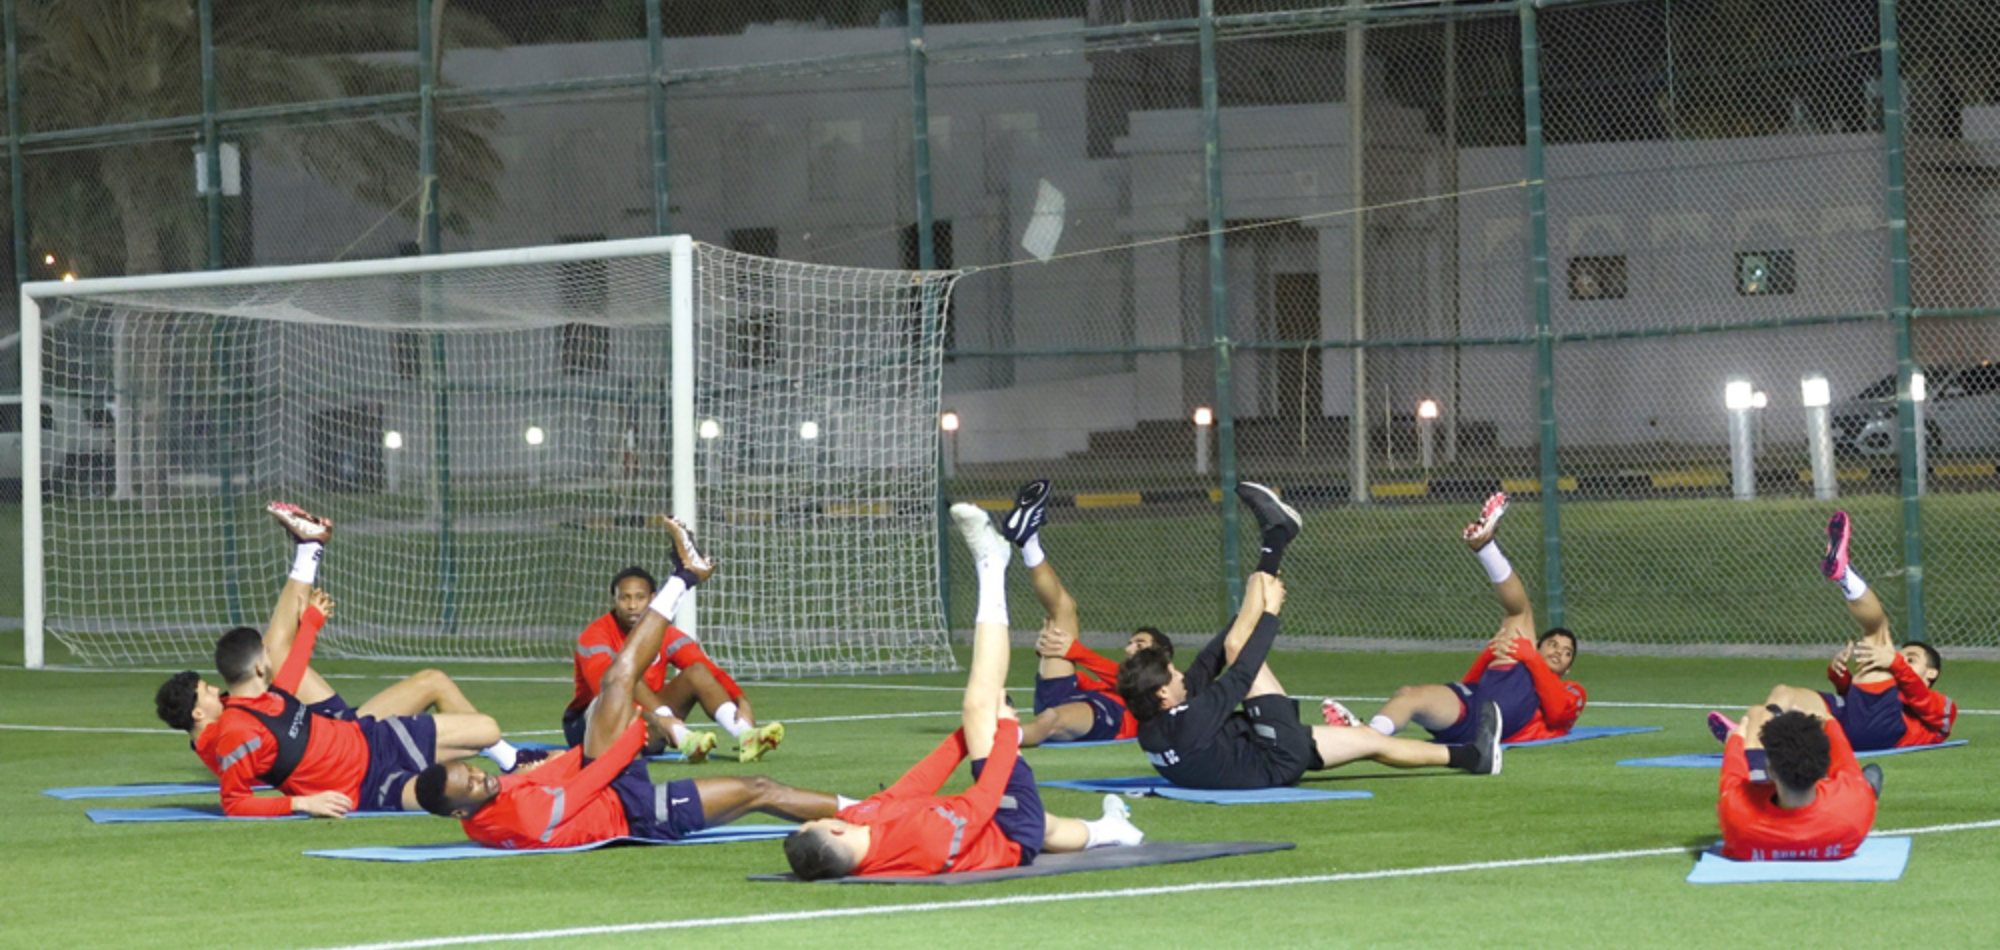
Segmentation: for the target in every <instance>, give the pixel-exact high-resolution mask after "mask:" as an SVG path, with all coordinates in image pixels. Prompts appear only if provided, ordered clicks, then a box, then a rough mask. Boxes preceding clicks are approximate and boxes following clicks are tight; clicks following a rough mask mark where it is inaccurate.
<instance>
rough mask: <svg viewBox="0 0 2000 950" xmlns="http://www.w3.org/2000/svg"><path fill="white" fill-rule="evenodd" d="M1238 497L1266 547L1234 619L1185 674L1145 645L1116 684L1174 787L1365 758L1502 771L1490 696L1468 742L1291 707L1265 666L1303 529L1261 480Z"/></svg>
mask: <svg viewBox="0 0 2000 950" xmlns="http://www.w3.org/2000/svg"><path fill="white" fill-rule="evenodd" d="M1236 495H1237V497H1238V498H1240V499H1242V500H1243V502H1244V503H1245V504H1246V505H1248V506H1249V507H1250V509H1251V510H1252V511H1254V512H1255V513H1256V515H1257V523H1258V525H1259V526H1260V528H1261V529H1262V532H1263V553H1262V556H1261V559H1260V560H1259V561H1258V564H1257V573H1254V574H1252V575H1250V578H1249V583H1248V584H1247V585H1245V590H1244V596H1243V605H1242V608H1241V610H1240V612H1239V613H1238V614H1237V615H1236V621H1235V623H1233V624H1231V625H1230V626H1229V628H1228V629H1225V630H1224V631H1222V632H1221V633H1219V634H1217V635H1216V636H1215V639H1213V640H1210V641H1209V643H1208V645H1207V646H1205V647H1203V648H1202V651H1201V653H1200V654H1199V655H1197V656H1196V657H1195V658H1194V661H1193V662H1192V663H1190V664H1188V672H1187V674H1186V675H1182V673H1181V671H1179V670H1177V669H1174V666H1173V663H1172V661H1171V659H1170V658H1169V657H1168V656H1167V655H1166V654H1165V653H1164V652H1162V651H1159V650H1141V651H1139V652H1137V653H1135V654H1133V655H1132V656H1131V657H1129V658H1128V659H1126V661H1125V663H1124V664H1123V665H1122V666H1121V667H1120V668H1119V670H1118V692H1119V694H1120V695H1122V696H1123V697H1124V699H1125V706H1126V708H1128V709H1130V710H1131V711H1132V715H1133V716H1134V717H1136V718H1137V719H1138V720H1139V747H1140V748H1141V749H1144V750H1145V752H1146V760H1147V761H1149V762H1151V763H1152V764H1153V769H1154V770H1155V771H1157V772H1159V773H1160V775H1161V776H1162V777H1164V778H1166V779H1167V780H1169V781H1171V782H1173V783H1174V784H1176V785H1181V786H1185V787H1188V788H1216V789H1247V788H1275V787H1280V786H1285V785H1293V784H1296V783H1297V782H1298V781H1299V779H1300V778H1303V777H1304V776H1305V773H1307V772H1314V771H1319V770H1321V769H1330V768H1334V767H1336V766H1340V765H1345V764H1347V763H1349V762H1354V761H1358V760H1361V759H1369V760H1372V761H1375V762H1380V763H1382V764H1384V765H1389V766H1394V767H1397V768H1417V767H1421V766H1431V765H1446V766H1450V767H1452V768H1456V769H1463V770H1465V771H1468V772H1474V773H1478V774H1492V773H1497V772H1499V771H1500V747H1499V739H1500V735H1499V733H1500V728H1501V719H1500V716H1499V712H1498V710H1497V709H1496V708H1495V707H1494V706H1493V705H1492V704H1491V703H1488V704H1487V705H1486V706H1485V707H1483V711H1482V715H1481V718H1480V719H1479V720H1478V723H1479V728H1478V731H1477V734H1476V735H1475V736H1474V737H1473V740H1472V742H1471V743H1470V744H1464V745H1460V744H1452V745H1438V744H1434V743H1429V742H1417V741H1414V740H1411V739H1397V738H1394V737H1392V736H1385V735H1382V734H1381V733H1379V732H1376V731H1375V730H1373V729H1370V728H1367V727H1366V726H1312V727H1308V726H1306V725H1305V724H1304V723H1301V722H1300V721H1299V712H1298V703H1297V702H1295V701H1294V700H1292V698H1291V697H1290V696H1288V695H1287V694H1286V692H1285V687H1284V684H1282V683H1280V682H1278V678H1277V676H1276V675H1274V674H1273V673H1272V672H1271V668H1270V667H1269V666H1267V665H1266V664H1265V657H1266V656H1268V655H1269V654H1270V651H1271V645H1272V643H1273V641H1275V640H1276V639H1277V636H1278V614H1279V611H1280V610H1281V609H1282V608H1283V606H1284V599H1285V585H1284V583H1283V582H1282V581H1280V580H1278V577H1277V572H1278V567H1279V564H1280V561H1281V559H1282V558H1283V556H1284V551H1285V547H1286V545H1288V544H1290V543H1291V541H1292V539H1293V538H1294V537H1296V536H1297V535H1298V532H1299V527H1300V520H1299V514H1298V512H1296V511H1293V510H1292V509H1291V507H1290V506H1289V505H1286V504H1284V503H1283V502H1280V501H1279V500H1278V497H1277V495H1276V494H1275V493H1274V492H1272V491H1271V490H1270V489H1269V488H1266V487H1264V486H1262V485H1258V484H1255V483H1252V482H1243V483H1241V484H1239V485H1237V487H1236ZM1225 667H1226V668H1227V671H1226V672H1225ZM1239 707H1240V708H1239Z"/></svg>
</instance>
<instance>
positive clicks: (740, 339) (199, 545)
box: [21, 236, 958, 676]
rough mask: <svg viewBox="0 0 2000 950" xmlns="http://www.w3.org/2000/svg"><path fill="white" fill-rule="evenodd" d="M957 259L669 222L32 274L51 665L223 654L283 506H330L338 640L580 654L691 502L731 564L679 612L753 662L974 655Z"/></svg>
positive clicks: (35, 574)
mask: <svg viewBox="0 0 2000 950" xmlns="http://www.w3.org/2000/svg"><path fill="white" fill-rule="evenodd" d="M957 277H958V274H957V273H954V272H909V271H891V270H873V269H865V268H851V267H835V266H829V265H820V264H809V263H802V262H795V261H780V260H772V259H768V258H760V257H754V256H751V255H746V254H740V253H737V252H733V251H728V250H724V249H722V248H717V247H713V246H710V245H706V244H702V243H699V242H696V241H694V240H692V239H691V238H688V237H686V236H675V237H664V238H645V239H635V240H621V241H604V242H596V243H587V244H564V245H552V246H546V247H534V248H522V249H515V250H503V251H481V252H473V253H463V254H442V255H434V256H428V257H405V258H396V259H388V260H369V261H355V262H346V263H337V264H309V265H301V266H289V267H265V268H251V269H244V270H235V271H219V272H203V273H189V274H171V275H161V276H153V277H133V278H114V279H103V280H79V281H71V282H41V283H31V284H27V285H25V286H23V288H22V292H21V314H22V316H21V327H22V333H21V350H22V417H23V418H24V419H28V420H33V419H36V418H37V417H38V413H40V412H43V411H46V412H47V417H48V418H49V419H50V420H52V422H50V423H45V424H44V425H41V426H37V425H24V426H23V427H22V458H23V465H22V546H23V550H22V575H23V594H24V605H23V606H24V613H25V616H24V618H23V619H24V621H25V626H26V631H25V652H26V659H27V665H28V666H29V667H31V668H33V667H41V666H43V665H45V664H46V663H47V662H48V652H47V648H49V647H51V646H52V645H53V644H51V643H50V642H49V641H51V640H52V641H54V642H55V643H56V644H60V645H61V646H62V647H63V648H65V649H66V650H67V651H68V654H69V657H71V658H73V659H74V660H75V661H76V662H79V663H84V664H102V665H140V664H155V665H157V664H169V663H172V664H179V663H189V664H195V663H202V665H205V663H203V662H202V661H205V660H206V659H207V658H208V656H209V653H210V651H211V650H212V648H213V644H214V642H215V639H216V637H217V636H219V635H220V634H221V633H222V632H223V631H224V630H226V629H228V628H229V627H231V626H235V625H240V624H251V625H261V624H262V622H263V617H264V616H265V615H267V614H268V612H269V610H270V602H271V599H272V597H273V596H274V595H275V593H276V591H277V590H278V588H279V587H280V586H281V584H282V582H283V577H284V574H285V567H286V563H287V562H286V560H285V558H286V555H285V553H284V549H285V547H286V546H287V543H288V542H287V540H286V538H285V537H284V536H283V534H282V532H281V531H279V530H278V529H277V528H276V527H275V526H274V525H271V524H268V523H266V519H263V518H261V517H260V516H259V511H260V510H261V508H262V506H263V504H264V503H265V502H266V501H267V500H270V499H284V500H288V501H293V502H296V503H298V504H300V505H302V506H303V507H306V508H307V509H309V510H312V511H315V512H318V513H323V514H326V515H328V516H330V517H332V518H333V519H334V521H335V525H336V527H335V533H334V538H333V541H332V543H331V544H330V546H329V548H328V550H327V553H326V556H325V560H324V562H323V566H322V569H321V584H322V586H324V587H325V588H326V589H327V590H328V591H329V593H331V594H333V595H334V596H335V597H336V598H337V600H338V607H337V608H336V610H335V615H334V618H333V621H332V622H331V623H329V624H328V627H327V630H326V632H325V633H324V634H323V635H322V638H321V641H320V642H321V647H320V650H321V651H322V652H323V653H324V654H325V655H328V656H336V657H352V658H382V659H389V658H394V659H417V660H439V659H514V660H553V659H561V658H565V657H567V656H568V654H569V652H570V647H571V645H572V644H573V642H574V638H575V635H576V633H577V631H579V630H581V629H582V627H583V626H584V625H585V624H587V623H589V622H590V621H591V620H592V619H593V618H594V617H596V616H597V615H598V614H601V613H602V612H603V611H604V610H605V609H606V606H607V604H608V595H607V591H608V587H609V582H610V579H611V577H612V575H613V574H614V573H615V572H617V571H618V570H620V569H622V568H624V567H625V566H627V565H639V566H643V567H646V568H649V569H650V570H652V571H653V572H654V573H655V574H656V575H658V576H664V575H665V573H666V572H667V571H668V570H670V565H669V564H668V561H667V553H666V543H667V542H666V535H665V534H664V533H663V532H661V531H659V530H658V526H659V524H660V521H659V519H660V518H662V517H664V516H665V515H667V514H672V515H673V516H675V517H677V518H680V519H682V520H683V521H685V522H687V523H689V524H690V525H693V526H695V527H696V528H697V537H698V538H699V539H700V541H701V543H702V545H703V548H704V549H705V551H706V553H708V554H710V555H711V556H712V557H714V558H715V559H716V561H717V562H718V565H719V569H718V570H717V572H716V574H715V576H714V578H712V579H711V580H710V581H709V582H708V583H707V584H704V585H703V586H702V588H701V589H700V592H699V595H698V596H699V598H700V600H699V602H700V613H699V617H698V619H697V614H696V612H695V607H694V598H690V599H689V602H688V606H686V607H685V608H684V610H683V613H682V615H681V616H680V617H679V618H678V621H677V622H678V624H679V625H680V626H681V627H682V628H683V629H686V630H690V631H694V632H697V633H698V634H699V635H700V637H701V639H702V641H703V642H704V644H705V645H707V647H708V649H709V651H710V652H711V653H713V654H715V655H716V657H717V659H718V661H720V662H723V663H724V664H725V665H728V666H730V667H731V668H732V670H733V671H736V672H738V673H739V675H745V676H757V675H813V674H835V673H864V672H902V671H912V672H914V671H931V670H945V669H950V668H952V667H953V665H954V661H953V659H952V656H951V652H950V649H949V646H948V639H947V637H946V636H945V631H944V620H943V617H942V613H941V610H940V605H939V603H938V583H939V576H938V572H939V569H940V567H939V558H938V551H937V543H938V542H937V539H938V531H937V524H938V518H939V491H938V489H939V486H938V480H937V479H938V474H937V464H936V459H937V448H938V438H939V435H938V427H937V415H938V407H939V400H940V392H941V366H942V339H943V333H942V330H943V326H942V323H943V319H944V315H945V312H946V307H945V303H946V301H947V300H948V298H949V295H950V292H951V289H952V286H953V283H954V282H955V280H956V278H957ZM43 407H47V409H46V410H44V409H43Z"/></svg>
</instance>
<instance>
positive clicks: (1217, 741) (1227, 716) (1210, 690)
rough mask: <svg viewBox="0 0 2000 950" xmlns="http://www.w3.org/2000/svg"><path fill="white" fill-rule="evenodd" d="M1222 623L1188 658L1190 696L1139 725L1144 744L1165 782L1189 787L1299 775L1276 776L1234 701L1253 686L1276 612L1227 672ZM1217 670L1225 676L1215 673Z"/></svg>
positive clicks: (1263, 784) (1257, 784) (1257, 783)
mask: <svg viewBox="0 0 2000 950" xmlns="http://www.w3.org/2000/svg"><path fill="white" fill-rule="evenodd" d="M1228 637H1229V631H1228V630H1226V629H1225V630H1223V631H1222V632H1221V633H1219V634H1216V635H1215V639H1213V640H1210V641H1208V645H1207V646H1204V647H1202V648H1201V653H1199V654H1197V655H1196V656H1195V658H1194V662H1193V663H1192V664H1189V666H1188V671H1187V677H1186V679H1185V680H1184V685H1185V686H1186V687H1187V701H1186V702H1184V703H1182V704H1180V705H1179V706H1175V707H1174V708H1172V709H1169V710H1166V711H1165V712H1162V713H1161V714H1160V715H1158V716H1154V717H1153V718H1152V719H1151V720H1150V721H1148V722H1145V723H1142V724H1140V726H1139V748H1141V749H1144V750H1145V751H1146V761H1148V762H1151V763H1153V768H1154V769H1155V770H1157V771H1158V772H1159V773H1160V775H1161V776H1162V777H1164V778H1166V779H1167V780H1168V781H1171V782H1173V783H1174V784H1176V785H1182V786H1185V787H1188V788H1268V787H1270V786H1272V785H1283V784H1287V783H1289V782H1291V781H1296V780H1297V776H1296V775H1293V776H1290V777H1289V778H1276V777H1274V774H1271V773H1274V771H1275V770H1274V767H1273V763H1272V762H1270V761H1269V755H1268V753H1267V751H1266V749H1265V745H1266V743H1261V742H1258V741H1257V740H1256V733H1255V732H1254V731H1253V725H1252V723H1251V721H1250V717H1248V716H1245V715H1244V714H1243V713H1242V712H1240V711H1238V710H1237V708H1236V707H1237V704H1239V703H1241V702H1243V697H1244V696H1245V695H1247V694H1248V693H1249V692H1250V684H1251V683H1252V682H1253V681H1255V680H1256V678H1257V671H1258V669H1260V668H1262V667H1263V665H1264V658H1265V657H1266V656H1268V655H1269V654H1270V652H1271V644H1272V642H1273V641H1275V640H1276V639H1277V637H1278V618H1277V617H1275V616H1273V615H1271V614H1265V615H1263V616H1262V617H1259V618H1258V619H1257V629H1256V630H1255V631H1253V632H1252V633H1251V634H1250V639H1249V640H1248V641H1247V642H1245V643H1244V644H1243V650H1242V651H1241V652H1239V653H1238V654H1237V655H1236V662H1235V663H1233V664H1231V665H1230V667H1229V672H1227V673H1224V672H1222V664H1223V641H1224V640H1226V639H1228ZM1218 674H1220V675H1218Z"/></svg>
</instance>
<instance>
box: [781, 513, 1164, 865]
mask: <svg viewBox="0 0 2000 950" xmlns="http://www.w3.org/2000/svg"><path fill="white" fill-rule="evenodd" d="M951 517H952V521H953V523H954V524H955V525H956V526H957V527H958V531H959V534H960V535H961V536H962V537H964V538H965V543H966V546H967V547H968V548H970V549H971V550H972V561H973V566H974V567H975V569H976V570H977V571H978V574H979V609H978V613H977V614H976V615H975V619H974V623H973V634H972V664H971V671H970V673H969V674H968V675H967V677H966V683H965V697H964V700H963V702H962V703H961V705H960V727H959V729H958V731H957V732H954V733H952V734H951V735H950V736H947V737H946V738H945V740H944V742H943V743H941V744H939V746H938V747H937V749H936V750H935V751H933V752H932V753H931V754H930V755H928V756H925V757H924V759H923V761H921V762H918V763H917V764H916V766H915V767H913V768H911V769H910V770H909V771H908V772H906V773H904V774H903V777H902V778H900V779H898V780H896V784H894V785H891V786H889V788H888V789H887V790H885V791H882V792H879V793H877V794H875V795H873V796H870V797H869V798H868V799H866V800H864V801H862V802H860V803H858V804H855V805H850V806H847V807H845V808H843V809H841V811H840V814H839V815H838V816H836V817H833V818H828V819H824V820H819V821H811V822H807V823H806V824H805V825H803V826H801V827H800V828H799V830H798V831H796V832H793V833H792V835H791V836H790V837H788V838H786V839H785V858H786V860H787V861H789V862H791V865H792V873H794V874H796V875H798V876H799V877H801V878H804V879H806V880H818V879H821V878H829V877H843V876H847V875H864V876H866V875H876V876H883V877H910V876H920V875H929V874H942V873H945V872H962V871H987V870H995V869H999V868H1009V867H1018V866H1024V865H1029V864H1033V863H1034V861H1035V857H1036V856H1037V855H1038V854H1044V853H1046V854H1059V853H1063V852H1071V851H1082V850H1084V849H1086V848H1095V847H1108V846H1113V845H1129V844H1138V843H1139V842H1140V841H1141V840H1143V839H1144V837H1145V835H1144V834H1142V833H1141V832H1140V831H1139V829H1137V828H1135V827H1133V826H1132V823H1131V821H1130V820H1128V818H1127V814H1128V812H1127V811H1126V808H1125V803H1124V800H1123V799H1120V798H1119V797H1118V796H1116V795H1106V796H1105V797H1104V816H1103V817H1102V818H1099V819H1096V820H1094V821H1079V820H1077V819H1075V818H1064V817H1061V816H1058V815H1052V814H1049V813H1048V812H1046V811H1045V810H1044V809H1043V808H1042V797H1041V793H1040V791H1039V790H1038V789H1037V788H1036V787H1035V773H1034V771H1033V770H1032V769H1030V768H1028V763H1027V762H1025V761H1023V760H1022V759H1021V758H1020V755H1019V752H1020V741H1021V729H1020V723H1019V721H1018V720H1017V719H1016V717H1015V715H1014V710H1013V709H1012V708H1011V707H1009V706H1008V705H1007V696H1006V682H1007V661H1008V652H1009V646H1008V633H1007V590H1006V585H1007V561H1008V559H1009V556H1010V555H1011V553H1012V552H1011V551H1009V550H1008V547H1007V541H1006V540H1005V539H1004V538H1002V537H1000V535H999V534H998V533H996V532H995V531H994V530H993V523H992V522H991V521H989V520H988V519H987V517H986V513H985V512H984V511H981V510H979V509H978V508H975V507H973V506H972V505H967V504H958V505H953V506H952V508H951ZM967 758H971V759H972V778H973V783H972V787H971V788H970V789H968V790H967V791H965V792H964V793H963V794H959V795H952V796H941V795H939V794H938V790H939V789H940V788H942V787H943V785H944V783H945V782H946V781H947V780H949V779H950V778H951V775H952V773H953V772H955V771H957V770H958V764H959V763H960V762H962V761H964V760H965V759H967Z"/></svg>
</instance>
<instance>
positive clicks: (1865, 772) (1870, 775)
mask: <svg viewBox="0 0 2000 950" xmlns="http://www.w3.org/2000/svg"><path fill="white" fill-rule="evenodd" d="M1861 780H1862V781H1864V782H1867V783H1868V788H1869V789H1870V790H1872V791H1874V793H1875V797H1876V798H1881V797H1882V767H1881V766H1879V765H1876V764H1875V763H1873V762H1870V763H1868V764H1867V765H1864V766H1862V767H1861Z"/></svg>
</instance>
